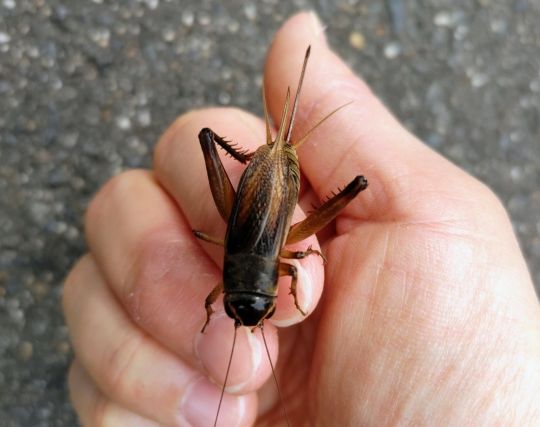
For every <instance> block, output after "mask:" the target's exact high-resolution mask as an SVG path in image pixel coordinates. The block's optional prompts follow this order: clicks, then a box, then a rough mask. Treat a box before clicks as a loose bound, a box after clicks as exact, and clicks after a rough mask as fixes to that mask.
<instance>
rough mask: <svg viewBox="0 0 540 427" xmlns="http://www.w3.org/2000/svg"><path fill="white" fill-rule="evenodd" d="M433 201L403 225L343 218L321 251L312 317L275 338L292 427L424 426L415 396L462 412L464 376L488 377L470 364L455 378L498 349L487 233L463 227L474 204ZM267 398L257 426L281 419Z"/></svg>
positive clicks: (497, 317)
mask: <svg viewBox="0 0 540 427" xmlns="http://www.w3.org/2000/svg"><path fill="white" fill-rule="evenodd" d="M426 202H429V201H426ZM433 202H435V201H433ZM440 202H441V201H440V200H439V203H437V204H438V209H435V210H434V214H430V213H429V212H428V213H427V214H426V213H425V212H421V211H418V212H414V211H412V212H409V213H408V214H407V215H406V217H407V219H405V217H404V218H403V219H397V220H395V221H390V222H389V221H381V222H376V221H366V222H357V221H356V220H355V219H350V218H349V219H344V220H342V221H341V222H338V223H337V227H336V229H337V231H338V232H337V233H336V234H334V235H333V236H332V237H331V238H328V239H327V240H326V241H325V242H324V243H323V250H324V252H325V253H326V254H327V256H328V260H329V262H328V265H327V267H326V281H325V289H324V293H323V297H322V299H321V302H320V304H319V307H318V308H317V312H316V313H314V316H313V317H312V318H309V319H308V320H307V321H306V322H303V323H302V324H300V325H297V326H295V327H292V328H289V329H288V330H283V331H281V332H280V333H281V334H282V337H281V338H282V339H281V341H280V342H281V354H280V364H279V369H280V370H279V378H280V379H281V386H282V390H283V395H284V401H285V404H286V407H287V409H288V411H289V413H290V418H291V422H292V425H312V424H314V423H315V424H317V425H359V424H361V423H363V422H364V421H365V420H371V421H373V422H374V423H375V424H376V422H377V421H379V422H380V421H381V420H386V421H388V422H390V421H391V420H392V419H393V418H392V417H397V416H399V414H402V413H403V412H404V411H409V412H410V414H411V416H414V417H416V419H417V420H418V421H421V420H423V419H424V420H425V419H428V417H429V413H428V412H429V410H428V409H426V406H425V405H424V403H425V402H424V401H423V399H422V397H424V398H425V397H428V396H429V397H433V396H436V395H437V394H438V393H442V394H443V395H444V396H446V401H444V402H442V401H441V402H438V403H440V404H441V405H442V406H444V408H438V409H439V410H441V409H442V410H444V409H447V410H449V409H450V408H451V407H452V405H455V404H460V403H461V404H463V403H464V401H463V400H462V397H461V396H460V391H461V390H462V388H463V387H464V386H465V384H467V383H468V382H469V381H470V378H474V381H470V383H469V384H467V386H466V387H469V388H475V387H477V386H478V381H479V380H480V381H481V379H482V378H483V379H485V380H486V381H488V380H489V373H488V370H487V369H486V370H484V369H482V367H481V366H477V365H475V364H471V365H470V366H469V370H461V371H459V374H458V373H455V374H454V373H453V371H454V369H455V368H456V367H457V366H459V365H460V363H462V361H463V359H464V358H465V359H467V358H468V357H470V358H471V360H477V359H479V358H480V359H481V358H482V357H483V356H488V355H489V354H492V353H493V352H496V351H497V346H498V345H501V344H502V343H501V341H500V338H501V337H500V336H497V337H492V336H490V335H489V328H490V327H493V326H494V323H504V318H503V316H501V315H500V314H498V313H497V312H496V311H495V308H496V301H495V298H496V294H495V293H494V290H493V289H492V286H494V285H496V283H490V280H489V277H490V276H491V275H490V271H489V269H486V267H487V266H490V264H491V263H490V262H489V261H490V260H491V256H492V255H495V254H489V253H485V251H484V249H485V247H484V246H483V243H482V242H483V241H485V239H486V238H487V237H488V235H489V230H488V229H487V227H484V228H486V229H485V230H482V229H475V231H474V232H473V230H472V228H471V227H472V224H473V223H475V222H476V218H474V212H475V207H478V206H479V205H480V204H481V203H476V202H475V201H472V200H469V201H467V200H462V201H461V202H460V203H457V204H456V202H448V203H442V204H441V203H440ZM427 205H429V203H427ZM450 205H451V206H450ZM450 207H451V208H452V210H451V211H452V212H454V213H456V212H457V213H458V214H457V215H455V214H453V218H452V219H450V218H449V217H448V216H447V215H442V214H441V213H442V212H448V211H449V210H447V209H450ZM460 212H468V215H470V219H469V221H470V222H469V223H467V222H466V218H461V217H460V216H459V213H460ZM471 214H472V215H471ZM484 220H486V221H487V223H489V218H484ZM481 252H483V256H482V257H479V258H477V259H475V255H477V254H479V253H481ZM499 265H500V262H499ZM491 267H493V266H491ZM501 269H502V270H504V267H503V266H501ZM479 295H483V298H479V297H478V296H479ZM464 313H466V315H465V316H464V315H463V314H464ZM506 329H508V332H509V334H508V335H505V336H504V340H507V341H511V339H512V334H511V333H510V332H511V331H510V330H509V328H508V327H506ZM482 331H483V332H487V333H482ZM496 339H498V340H499V341H496ZM503 346H504V345H503ZM464 349H470V353H469V354H467V352H464ZM458 385H459V386H458ZM270 387H275V386H274V384H272V383H269V384H267V385H266V388H265V389H264V390H265V391H264V392H265V393H271V392H269V391H268V388H270ZM340 393H342V394H340ZM454 393H455V394H454ZM449 396H459V397H457V398H455V399H454V398H448V397H449ZM273 398H274V399H275V400H274V405H273V406H272V407H271V409H270V410H268V411H266V412H265V414H264V415H263V417H262V418H261V422H263V421H264V423H266V424H264V423H263V424H261V425H282V424H283V422H284V421H283V415H282V410H281V409H280V404H279V401H278V400H277V397H276V395H275V394H274V395H273ZM396 419H397V418H396ZM315 420H316V422H314V421H315ZM354 420H357V423H355V422H354Z"/></svg>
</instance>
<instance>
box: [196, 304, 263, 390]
mask: <svg viewBox="0 0 540 427" xmlns="http://www.w3.org/2000/svg"><path fill="white" fill-rule="evenodd" d="M233 338H234V322H233V320H232V319H230V318H229V317H227V316H226V315H225V314H224V313H220V315H217V316H215V317H214V318H212V320H211V321H210V323H209V324H208V327H207V329H206V330H205V332H204V334H199V336H198V337H197V341H196V343H195V351H196V354H197V356H198V358H199V360H200V361H201V363H202V365H203V367H204V369H205V370H206V372H207V373H208V375H209V376H210V377H211V378H213V379H214V380H215V381H216V383H218V384H223V382H224V380H225V372H226V371H227V364H228V362H229V357H230V353H231V346H232V342H233ZM262 361H263V349H262V346H261V343H260V341H259V340H258V339H257V337H256V336H255V335H254V334H252V333H251V331H250V330H249V329H248V328H238V330H237V336H236V348H235V350H234V355H233V360H232V363H231V369H230V371H229V377H228V378H227V388H226V390H227V391H228V392H231V393H236V392H240V391H242V390H243V389H244V387H245V386H246V385H247V384H248V383H249V382H251V381H252V380H253V379H254V378H255V375H256V373H257V370H258V369H259V368H260V366H261V364H262Z"/></svg>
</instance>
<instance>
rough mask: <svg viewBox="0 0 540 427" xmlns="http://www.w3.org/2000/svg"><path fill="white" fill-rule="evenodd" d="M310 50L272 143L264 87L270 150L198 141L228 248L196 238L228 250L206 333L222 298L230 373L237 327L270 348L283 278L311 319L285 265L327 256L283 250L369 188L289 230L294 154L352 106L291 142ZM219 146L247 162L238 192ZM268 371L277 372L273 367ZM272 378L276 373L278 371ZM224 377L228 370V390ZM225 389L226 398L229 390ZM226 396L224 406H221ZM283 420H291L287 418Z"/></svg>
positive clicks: (354, 185)
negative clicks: (268, 332) (268, 323)
mask: <svg viewBox="0 0 540 427" xmlns="http://www.w3.org/2000/svg"><path fill="white" fill-rule="evenodd" d="M310 50H311V47H308V48H307V50H306V54H305V57H304V63H303V66H302V71H301V74H300V79H299V82H298V88H297V91H296V95H295V99H294V104H293V108H292V112H291V116H290V120H288V112H289V102H290V88H288V89H287V95H286V98H285V105H284V107H283V112H282V114H281V120H280V123H279V128H278V131H277V135H276V137H275V139H272V134H271V131H270V121H269V118H268V111H267V106H266V98H265V93H264V85H263V104H264V117H265V125H266V144H264V145H262V146H260V147H259V148H258V149H257V150H256V151H255V152H253V153H249V152H247V151H242V150H239V149H237V148H235V146H233V145H232V144H231V143H230V142H229V141H227V140H225V139H224V138H222V137H220V136H219V135H218V134H216V133H215V132H214V131H212V130H211V129H209V128H204V129H202V130H201V131H200V133H199V142H200V145H201V148H202V151H203V154H204V159H205V163H206V171H207V174H208V180H209V183H210V188H211V192H212V196H213V199H214V202H215V204H216V207H217V209H218V211H219V213H220V215H221V217H222V218H223V219H224V220H225V221H226V222H227V231H226V235H225V239H224V241H222V240H220V239H217V238H214V237H211V236H209V235H207V234H205V233H203V232H201V231H195V230H194V234H195V236H196V237H198V238H199V239H202V240H205V241H207V242H211V243H215V244H220V245H222V246H224V248H225V259H224V264H223V281H222V282H221V283H219V284H218V285H217V286H216V287H215V288H214V289H213V290H212V292H210V294H209V295H208V297H207V298H206V301H205V308H206V315H207V316H206V323H205V325H204V327H203V330H202V332H204V330H205V328H206V326H207V325H208V322H209V321H210V319H211V316H212V313H213V312H214V310H213V309H212V303H214V302H215V301H216V299H217V298H218V297H219V295H220V294H221V293H224V306H225V311H226V313H227V315H228V316H229V317H230V318H232V319H233V320H234V325H235V335H234V339H233V348H232V350H231V355H230V359H229V368H230V364H231V360H232V356H233V352H234V343H235V341H236V331H237V329H238V328H239V327H240V326H247V327H251V328H252V330H255V328H257V327H259V328H260V330H261V332H262V333H263V339H264V342H265V345H266V339H265V338H264V331H263V322H264V320H265V319H268V318H270V317H271V316H272V315H273V314H274V311H275V308H276V297H277V291H278V286H277V282H278V278H279V277H280V276H291V287H290V290H291V294H292V297H293V298H294V304H295V306H296V308H297V309H298V310H299V311H300V312H301V313H302V314H303V315H304V316H305V315H306V314H307V313H306V312H304V311H303V310H302V308H301V307H300V304H299V302H298V298H297V295H296V284H297V278H298V273H297V269H296V267H295V266H294V265H292V264H289V263H287V262H285V261H282V260H283V259H302V258H305V257H307V256H310V255H319V256H321V257H323V255H322V254H321V252H319V251H318V250H315V249H312V248H311V247H309V248H307V249H306V250H305V251H296V252H295V251H289V250H286V249H284V246H285V245H288V244H292V243H296V242H300V241H302V240H304V239H305V238H307V237H309V236H311V235H312V234H314V233H316V232H318V231H319V230H321V229H322V228H323V227H324V226H326V225H327V224H328V223H329V222H330V221H332V220H333V219H334V218H335V217H336V215H337V214H338V213H339V212H340V211H341V210H342V209H343V208H344V207H345V206H346V205H347V204H348V203H349V202H350V201H351V200H353V199H354V198H355V197H356V195H357V194H358V193H359V192H360V191H362V190H364V189H365V188H366V187H367V185H368V183H367V180H366V179H365V178H364V177H363V176H357V177H355V178H354V179H353V180H352V181H351V182H350V183H349V184H348V185H347V186H346V187H345V188H344V189H343V190H341V191H340V192H339V193H337V194H335V195H334V196H333V197H331V198H330V199H328V200H327V201H326V202H325V203H323V204H322V205H321V206H320V207H319V208H318V209H316V210H315V211H314V212H312V213H311V214H310V215H308V216H307V218H305V219H304V220H303V221H300V222H299V223H296V224H294V225H292V226H291V219H292V214H293V211H294V208H295V207H296V204H297V203H298V194H299V190H300V166H299V162H298V155H297V152H296V151H297V149H298V147H299V146H300V145H302V144H303V143H304V142H305V141H306V140H307V138H308V137H309V136H310V135H311V133H312V132H313V131H314V130H315V129H316V128H317V127H318V126H319V125H321V124H322V123H323V122H324V121H325V120H326V119H328V118H329V117H330V116H331V115H333V114H334V113H336V112H337V111H338V110H340V109H341V108H343V107H345V106H346V105H348V104H345V105H342V106H341V107H339V108H337V109H335V110H334V111H332V112H330V113H329V114H328V115H326V116H325V117H324V118H323V119H322V120H320V121H319V122H318V123H317V124H316V125H315V126H314V127H313V128H311V130H309V131H308V132H307V133H306V134H305V135H304V136H303V137H302V138H300V139H299V140H298V141H296V142H293V141H291V135H292V129H293V125H294V119H295V115H296V111H297V108H298V102H299V99H300V91H301V89H302V82H303V80H304V74H305V71H306V66H307V62H308V58H309V55H310ZM216 145H219V146H220V147H221V148H222V149H224V150H225V151H226V152H227V153H229V154H230V155H231V156H232V157H233V158H235V159H236V160H238V161H239V162H241V163H248V162H249V165H248V166H247V167H246V169H245V171H244V173H243V174H242V177H241V178H240V182H239V184H238V188H237V189H236V191H235V189H234V188H233V186H232V184H231V181H230V179H229V177H228V175H227V173H226V171H225V169H224V167H223V164H222V163H221V160H220V158H219V155H218V152H217V149H216ZM323 259H324V258H323ZM267 353H268V348H267ZM268 355H269V354H268ZM269 359H270V357H269ZM270 364H272V361H271V360H270ZM272 372H274V369H273V366H272ZM227 376H228V369H227V374H226V376H225V384H226V381H227ZM274 379H275V374H274ZM225 384H224V386H223V390H225ZM276 385H277V381H276ZM223 390H222V395H221V398H223ZM278 390H279V387H278ZM220 407H221V400H220V402H219V406H218V411H217V414H216V419H215V424H214V426H215V425H216V424H217V420H218V416H219V408H220ZM283 408H284V407H283ZM285 416H287V415H286V413H285ZM287 423H288V420H287Z"/></svg>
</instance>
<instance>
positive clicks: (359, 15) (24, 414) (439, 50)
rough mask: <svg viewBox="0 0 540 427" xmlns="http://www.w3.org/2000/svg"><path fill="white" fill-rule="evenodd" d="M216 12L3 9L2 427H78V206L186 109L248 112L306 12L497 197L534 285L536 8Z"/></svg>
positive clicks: (538, 160)
mask: <svg viewBox="0 0 540 427" xmlns="http://www.w3.org/2000/svg"><path fill="white" fill-rule="evenodd" d="M223 3H224V4H220V3H218V2H217V1H216V2H214V1H204V0H203V1H200V0H189V1H173V0H169V1H166V0H124V1H108V0H93V1H91V0H70V1H67V0H66V1H55V0H0V426H2V427H19V426H25V427H26V426H31V427H40V426H76V425H77V422H76V418H75V416H74V414H73V412H72V410H71V407H70V404H69V402H68V398H67V391H66V385H65V381H66V370H67V366H68V364H69V361H70V359H71V347H70V343H69V340H68V335H67V331H66V327H65V325H64V322H63V318H62V314H61V309H60V298H61V293H62V280H63V278H64V276H65V275H66V272H67V271H68V269H69V268H70V266H71V265H72V263H73V262H74V261H75V259H76V258H77V257H79V256H80V255H81V254H82V253H83V252H84V251H85V243H84V239H83V233H82V226H81V220H82V216H83V213H84V211H85V208H86V205H87V203H88V201H89V199H90V198H91V196H92V194H93V193H95V192H96V190H97V189H98V188H99V187H100V186H101V185H102V184H103V183H104V182H105V181H106V180H108V179H109V178H110V177H111V176H113V175H115V174H117V173H119V172H121V171H123V170H125V169H129V168H133V167H148V166H149V165H150V161H151V156H152V147H153V145H154V143H155V141H156V139H157V138H158V137H159V135H160V134H161V133H162V132H163V131H164V130H165V129H166V127H167V126H168V125H169V124H170V123H171V122H172V121H173V120H174V118H175V117H176V116H178V115H179V114H181V113H183V112H185V111H187V110H189V109H192V108H197V107H201V106H203V105H235V106H239V107H242V108H245V109H247V110H250V111H254V112H257V113H259V114H260V113H261V112H262V108H261V99H260V96H259V93H260V85H261V72H262V69H263V62H264V56H265V52H266V48H267V46H268V44H269V43H270V41H271V40H272V35H273V34H274V32H275V31H276V29H277V28H278V27H279V26H280V24H281V23H282V22H283V21H284V20H285V19H286V18H287V17H288V16H290V15H291V14H293V13H294V12H295V11H298V10H301V9H313V10H315V11H317V13H318V14H319V15H320V16H321V18H322V20H323V22H324V23H325V24H326V25H327V35H328V38H329V41H330V43H331V45H332V46H333V47H334V48H335V50H336V51H337V52H339V53H340V54H341V55H342V56H343V57H344V58H345V60H346V61H347V62H348V63H349V64H350V65H351V66H352V67H353V68H354V69H355V70H356V71H357V72H358V73H359V74H361V75H362V76H363V77H364V78H365V79H366V80H367V81H368V82H369V84H370V85H371V86H372V88H373V89H374V91H375V92H376V93H377V94H378V95H379V96H380V97H381V98H382V99H383V100H384V101H385V102H386V104H387V105H388V106H389V107H390V108H391V109H392V111H393V112H394V113H395V114H396V115H397V116H398V117H399V118H400V119H401V120H402V121H403V122H404V123H405V124H406V126H407V127H408V128H409V129H410V130H411V131H413V132H414V133H416V134H417V135H419V136H420V138H422V139H423V140H424V141H425V142H426V144H429V145H430V146H431V147H433V148H434V149H435V150H437V151H439V152H441V153H442V154H443V155H445V156H446V157H448V158H449V159H451V160H452V161H454V162H455V163H457V164H459V165H460V166H461V167H463V168H464V169H466V170H468V171H469V172H470V173H472V174H473V175H475V176H476V177H478V178H479V179H481V180H483V181H484V182H486V183H487V184H488V185H489V186H490V187H491V188H493V190H494V191H495V192H496V193H497V194H498V195H499V197H500V198H501V199H502V201H503V202H504V204H505V205H506V206H507V208H508V210H509V212H510V215H511V218H512V222H513V224H514V227H515V230H516V232H517V234H518V236H519V239H520V243H521V246H522V248H523V251H524V253H525V256H526V258H527V260H528V264H529V268H530V271H531V274H532V276H533V280H534V281H535V283H536V285H537V286H538V284H539V283H540V237H539V235H540V185H539V184H540V123H539V120H540V25H538V23H539V22H540V2H539V1H537V0H470V1H467V0H460V1H455V0H416V1H413V0H385V1H383V0H376V1H375V0H372V1H367V0H339V1H332V0H320V1H307V0H295V1H290V2H279V1H277V0H264V1H255V0H251V1H244V0H232V1H227V2H226V4H225V2H223ZM194 137H195V136H194ZM381 155H384V153H381ZM179 167H181V165H179ZM205 179H206V177H205Z"/></svg>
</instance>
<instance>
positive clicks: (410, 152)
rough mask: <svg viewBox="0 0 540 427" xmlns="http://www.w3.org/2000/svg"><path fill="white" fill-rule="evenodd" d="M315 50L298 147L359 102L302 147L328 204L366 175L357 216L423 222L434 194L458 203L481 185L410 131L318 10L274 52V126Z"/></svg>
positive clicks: (290, 24)
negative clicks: (329, 33) (350, 62)
mask: <svg viewBox="0 0 540 427" xmlns="http://www.w3.org/2000/svg"><path fill="white" fill-rule="evenodd" d="M309 45H311V57H310V59H309V63H308V66H307V70H306V77H305V81H304V85H303V88H302V95H301V101H300V104H299V109H298V113H297V116H296V124H295V130H294V132H293V141H294V140H295V139H296V140H298V139H299V138H301V137H302V136H303V135H304V134H305V133H306V132H307V131H308V130H310V129H311V128H312V127H313V126H314V125H315V124H316V123H317V122H318V121H319V120H321V118H323V117H324V116H325V115H327V114H328V113H329V112H330V111H332V110H334V109H335V108H337V107H339V106H340V105H343V104H345V103H347V102H350V101H353V103H352V104H351V105H349V106H347V107H346V108H344V109H343V110H340V111H339V112H337V114H335V115H334V116H332V117H331V118H330V119H329V120H328V121H327V122H325V123H324V124H323V125H322V126H321V127H320V128H318V129H317V130H316V131H315V132H314V133H313V135H312V136H311V137H310V138H309V139H308V140H307V141H306V143H305V144H304V145H302V147H301V148H300V149H299V153H300V161H301V165H302V171H303V174H304V175H305V176H306V177H307V179H308V181H309V182H310V184H311V185H312V187H313V189H314V190H315V193H316V194H317V195H318V196H319V197H320V198H323V197H324V196H326V195H328V194H329V193H330V192H331V191H332V190H335V189H336V187H338V186H343V185H345V184H347V183H348V182H349V181H350V180H351V179H352V178H354V177H355V176H356V175H360V174H362V175H365V176H366V178H367V179H368V181H369V188H368V190H367V191H365V192H364V193H362V197H359V198H357V200H355V201H354V202H353V203H352V204H351V206H349V207H348V212H347V213H348V214H349V215H351V216H352V217H358V218H360V219H374V220H389V219H391V220H398V219H402V220H403V219H415V220H418V219H419V218H418V217H419V216H420V217H422V219H425V218H424V216H425V215H432V214H433V213H436V212H434V210H433V206H434V203H433V202H434V201H433V198H432V197H425V195H426V194H430V195H433V194H438V193H440V191H441V190H443V189H444V192H445V193H448V192H450V193H451V194H452V196H453V197H455V196H456V192H457V191H469V190H471V186H473V187H474V185H471V182H476V181H475V180H474V179H472V178H471V177H469V176H468V175H467V174H465V173H464V172H462V171H461V170H460V169H459V168H457V167H456V166H454V165H453V164H451V163H450V162H448V161H447V160H445V159H444V158H443V157H442V156H440V155H439V154H437V153H436V152H434V151H433V150H431V149H430V148H429V147H427V146H426V145H424V144H423V143H422V142H420V141H419V140H418V139H417V138H416V137H414V136H413V135H411V134H410V133H409V132H408V131H407V130H406V129H404V128H403V126H402V125H401V124H400V123H399V122H398V121H397V120H396V119H395V118H394V117H393V116H392V114H391V113H390V112H389V111H388V110H387V109H386V108H385V106H384V105H383V104H382V103H381V101H380V100H379V99H378V98H377V97H376V96H375V95H374V94H373V93H372V92H371V90H370V89H369V87H368V86H367V85H366V84H365V83H364V82H363V81H362V80H361V79H360V78H358V77H357V76H356V75H355V74H354V73H353V72H352V71H351V70H350V69H349V68H348V67H347V65H345V64H344V62H343V61H342V60H341V59H340V58H339V57H338V56H337V55H336V54H334V53H333V52H332V51H331V50H330V49H329V47H328V44H327V43H326V39H325V37H324V30H323V26H322V25H321V23H320V21H319V20H318V18H317V16H316V15H315V14H314V13H313V12H307V13H306V12H304V13H299V14H297V15H295V16H293V17H292V18H290V19H289V20H288V21H287V22H286V23H285V24H284V25H283V26H282V28H281V29H280V30H279V31H278V33H277V34H276V36H275V39H274V42H273V44H272V46H271V48H270V51H269V53H268V56H267V60H266V66H265V90H266V94H267V99H268V107H269V110H270V113H271V115H272V116H273V118H274V122H277V121H279V117H280V115H281V110H282V109H283V103H284V98H285V93H286V89H287V86H291V87H292V89H293V93H294V89H295V88H296V85H297V82H298V77H299V75H300V70H301V66H302V59H303V57H304V53H305V51H306V48H307V47H308V46H309ZM476 184H477V185H480V184H479V183H476ZM419 189H421V190H419ZM464 189H467V190H464ZM458 195H459V193H458ZM442 205H444V203H443V204H442Z"/></svg>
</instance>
